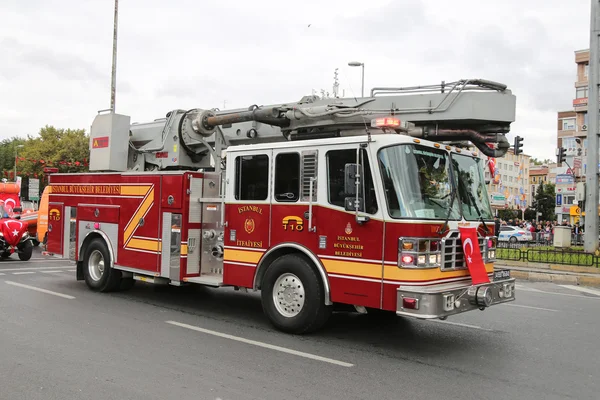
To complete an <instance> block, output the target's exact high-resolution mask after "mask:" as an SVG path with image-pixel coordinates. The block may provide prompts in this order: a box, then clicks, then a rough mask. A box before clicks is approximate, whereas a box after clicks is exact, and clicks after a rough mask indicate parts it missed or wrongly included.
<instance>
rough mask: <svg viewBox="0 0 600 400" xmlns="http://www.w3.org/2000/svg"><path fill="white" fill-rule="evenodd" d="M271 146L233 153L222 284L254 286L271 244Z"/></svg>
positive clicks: (228, 183) (231, 155) (231, 154)
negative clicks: (256, 274) (269, 147)
mask: <svg viewBox="0 0 600 400" xmlns="http://www.w3.org/2000/svg"><path fill="white" fill-rule="evenodd" d="M272 155H273V151H272V150H270V149H265V150H254V151H243V152H242V151H240V152H230V153H228V154H227V170H228V171H233V172H234V173H233V174H232V175H231V178H229V179H228V181H227V183H226V184H227V189H226V205H225V215H226V216H227V220H226V226H225V235H224V243H225V251H224V254H223V283H224V284H226V285H233V286H241V287H252V286H253V284H254V273H255V271H256V267H257V265H258V262H259V260H260V259H261V257H262V255H263V254H264V253H265V252H266V251H267V249H268V248H269V247H270V237H269V233H270V224H271V204H270V196H269V193H270V190H271V179H270V175H271V174H270V171H271V166H272Z"/></svg>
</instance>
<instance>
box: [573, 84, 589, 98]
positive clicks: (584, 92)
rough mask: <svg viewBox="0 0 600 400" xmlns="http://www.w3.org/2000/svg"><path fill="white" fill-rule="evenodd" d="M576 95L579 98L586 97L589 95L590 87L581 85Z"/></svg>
mask: <svg viewBox="0 0 600 400" xmlns="http://www.w3.org/2000/svg"><path fill="white" fill-rule="evenodd" d="M575 97H576V98H578V99H585V98H587V97H588V88H587V87H585V86H584V87H579V88H577V90H576V91H575Z"/></svg>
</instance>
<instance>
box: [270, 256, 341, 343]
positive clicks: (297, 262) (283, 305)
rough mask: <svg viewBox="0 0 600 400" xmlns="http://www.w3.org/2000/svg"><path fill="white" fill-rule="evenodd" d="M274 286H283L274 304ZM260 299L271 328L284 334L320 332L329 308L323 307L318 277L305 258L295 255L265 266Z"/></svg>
mask: <svg viewBox="0 0 600 400" xmlns="http://www.w3.org/2000/svg"><path fill="white" fill-rule="evenodd" d="M280 278H281V279H280ZM296 279H297V280H298V281H296ZM278 280H279V282H278ZM276 284H277V286H278V287H280V288H281V287H284V286H285V289H284V291H283V292H282V293H281V296H282V297H281V298H280V299H278V301H277V303H278V304H276V301H275V299H274V293H273V291H274V288H275V285H276ZM282 285H283V286H282ZM261 298H262V307H263V311H264V313H265V314H266V316H267V317H268V318H269V320H270V322H271V323H272V324H273V326H275V328H277V329H279V330H281V331H283V332H288V333H296V334H301V333H309V332H314V331H316V330H318V329H320V328H321V327H322V326H323V325H325V323H326V322H327V320H328V319H329V317H330V315H331V312H332V309H333V307H332V306H327V305H325V289H324V286H323V282H322V281H321V277H320V276H319V274H318V273H317V271H316V270H315V268H313V266H312V264H311V263H310V262H309V261H308V260H307V259H306V258H304V257H303V256H300V255H297V254H287V255H284V256H282V257H280V258H278V259H276V260H275V261H274V262H273V263H272V264H271V265H270V266H269V268H268V269H267V271H266V273H265V276H264V278H263V284H262V287H261ZM279 300H281V301H279ZM286 300H287V301H286ZM286 313H287V315H286Z"/></svg>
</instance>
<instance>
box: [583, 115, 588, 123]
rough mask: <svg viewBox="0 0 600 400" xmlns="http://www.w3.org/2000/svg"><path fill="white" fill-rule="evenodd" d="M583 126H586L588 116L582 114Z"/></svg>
mask: <svg viewBox="0 0 600 400" xmlns="http://www.w3.org/2000/svg"><path fill="white" fill-rule="evenodd" d="M583 124H584V125H587V124H588V114H587V113H585V114H583Z"/></svg>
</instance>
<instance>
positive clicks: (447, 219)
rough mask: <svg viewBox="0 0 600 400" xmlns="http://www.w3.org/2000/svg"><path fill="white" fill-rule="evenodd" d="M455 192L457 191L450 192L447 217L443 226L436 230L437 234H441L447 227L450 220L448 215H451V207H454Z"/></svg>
mask: <svg viewBox="0 0 600 400" xmlns="http://www.w3.org/2000/svg"><path fill="white" fill-rule="evenodd" d="M457 191H458V189H454V190H452V197H451V198H450V207H449V208H448V215H446V220H445V221H444V225H442V226H441V228H440V229H439V230H438V233H442V232H443V231H445V230H446V227H447V226H448V221H449V220H450V215H451V214H452V206H453V205H454V198H455V197H456V192H457Z"/></svg>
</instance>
